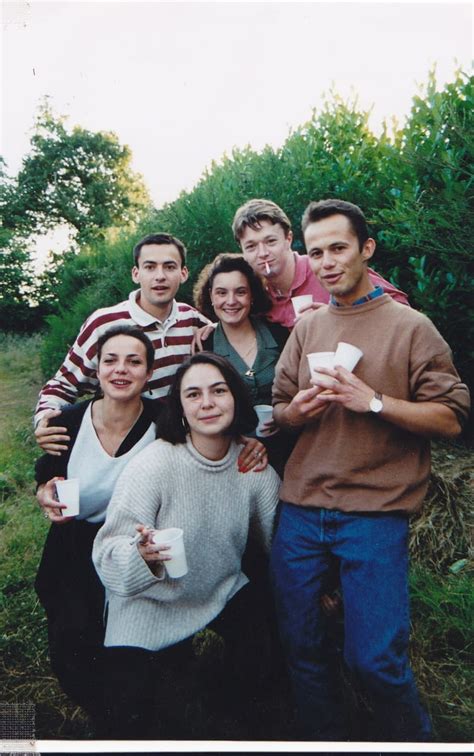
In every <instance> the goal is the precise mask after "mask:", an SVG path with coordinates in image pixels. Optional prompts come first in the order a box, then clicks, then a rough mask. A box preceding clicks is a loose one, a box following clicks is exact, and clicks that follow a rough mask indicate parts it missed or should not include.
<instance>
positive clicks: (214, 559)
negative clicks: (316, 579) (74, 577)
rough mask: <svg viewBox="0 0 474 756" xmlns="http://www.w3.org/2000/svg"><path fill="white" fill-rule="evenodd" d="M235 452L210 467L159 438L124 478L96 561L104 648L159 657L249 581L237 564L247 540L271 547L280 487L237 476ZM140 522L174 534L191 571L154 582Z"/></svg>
mask: <svg viewBox="0 0 474 756" xmlns="http://www.w3.org/2000/svg"><path fill="white" fill-rule="evenodd" d="M238 454H239V447H238V446H237V445H236V444H235V443H234V442H232V443H231V446H230V449H229V451H228V453H227V454H226V456H225V457H224V458H223V459H221V460H218V461H211V460H208V459H206V458H205V457H203V456H202V455H201V454H199V452H197V451H196V449H195V448H194V446H193V445H192V443H191V441H190V440H189V439H188V441H187V443H186V444H177V445H175V446H173V445H172V444H169V443H168V442H166V441H163V440H161V439H159V440H157V441H154V442H153V443H152V444H150V445H149V446H148V447H147V448H146V449H144V450H143V451H142V452H140V453H139V454H137V456H136V457H134V459H133V460H132V461H131V462H130V463H129V464H128V465H127V467H126V468H125V470H124V471H123V473H122V475H121V476H120V478H119V480H118V482H117V485H116V488H115V491H114V494H113V496H112V499H111V501H110V504H109V507H108V510H107V517H106V521H105V524H104V525H103V527H102V528H101V529H100V531H99V533H98V534H97V537H96V540H95V543H94V549H93V560H94V564H95V566H96V569H97V571H98V573H99V575H100V578H101V580H102V582H103V583H104V585H105V586H106V589H107V600H108V618H107V629H106V635H105V645H106V646H137V647H140V648H146V649H148V650H151V651H158V650H160V649H162V648H166V647H167V646H170V645H172V644H174V643H178V642H179V641H181V640H183V639H184V638H188V637H189V636H191V635H193V634H194V633H195V632H197V631H198V630H200V629H202V628H203V627H205V626H206V625H207V624H208V623H209V622H211V621H212V620H213V619H214V618H215V617H217V615H218V614H219V613H220V612H221V611H222V609H223V608H224V607H225V605H226V603H227V602H228V601H229V600H230V599H231V598H232V596H234V595H235V594H236V593H237V591H238V590H240V588H242V587H243V586H244V585H245V584H246V583H247V582H248V579H247V577H246V576H245V575H244V573H243V572H242V568H241V559H242V555H243V553H244V549H245V546H246V543H247V537H248V535H249V534H250V536H251V537H255V538H257V539H259V540H260V541H261V542H262V543H263V545H264V546H265V548H267V549H268V547H269V545H270V541H271V537H272V531H273V521H274V516H275V510H276V506H277V502H278V491H279V487H280V479H279V478H278V475H277V474H276V473H275V471H274V470H273V469H272V468H271V467H268V468H267V469H266V470H265V471H263V472H258V473H254V472H248V473H239V471H238V468H237V457H238ZM138 523H142V524H143V525H146V526H150V527H153V528H157V529H161V528H168V527H179V528H182V529H183V531H184V546H185V550H186V558H187V562H188V567H189V571H188V573H187V575H185V576H184V577H182V578H177V579H172V578H169V577H168V576H167V575H166V573H165V572H164V570H162V571H161V572H160V575H159V577H156V576H155V575H154V574H153V573H152V571H151V570H150V568H149V567H148V565H147V563H146V562H145V560H144V559H143V558H142V556H141V555H140V553H139V551H138V546H137V543H136V538H135V536H136V530H135V526H136V525H137V524H138Z"/></svg>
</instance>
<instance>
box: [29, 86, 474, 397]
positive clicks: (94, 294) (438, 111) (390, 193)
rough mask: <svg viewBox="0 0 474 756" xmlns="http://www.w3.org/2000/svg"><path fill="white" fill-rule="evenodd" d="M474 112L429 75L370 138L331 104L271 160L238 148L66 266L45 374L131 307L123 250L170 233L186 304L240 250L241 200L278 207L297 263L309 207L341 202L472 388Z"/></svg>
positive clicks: (354, 113) (361, 118) (351, 106)
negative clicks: (124, 303)
mask: <svg viewBox="0 0 474 756" xmlns="http://www.w3.org/2000/svg"><path fill="white" fill-rule="evenodd" d="M473 112H474V109H473V89H472V79H470V78H469V77H468V76H466V75H464V74H463V73H461V72H458V73H457V74H456V77H455V79H454V81H453V82H451V83H450V84H448V85H446V86H445V87H444V89H440V90H439V89H437V86H436V81H435V77H434V73H433V72H432V73H431V74H430V75H429V79H428V82H427V85H426V86H425V87H424V89H423V90H422V91H421V92H420V94H418V95H417V96H416V97H414V99H413V106H412V109H411V112H410V114H409V116H408V117H407V119H406V121H405V124H404V125H403V127H398V126H397V125H396V124H395V125H394V127H393V128H392V129H390V130H389V129H388V127H387V126H385V128H384V129H383V131H382V133H381V135H379V136H376V135H375V134H374V133H373V132H372V131H371V129H370V128H369V123H368V119H369V113H368V112H364V111H362V110H360V108H359V107H358V105H357V101H351V102H345V101H343V100H341V99H340V98H339V97H338V96H337V95H336V94H334V93H332V94H331V95H330V96H329V97H328V99H327V101H326V102H325V104H324V106H323V108H322V109H321V111H319V112H318V111H316V110H315V111H314V112H313V113H312V116H311V118H310V120H309V121H308V122H307V123H305V124H303V125H302V126H300V127H299V128H297V129H295V130H293V131H292V132H291V133H290V134H289V136H288V138H287V139H286V141H285V143H284V144H283V145H282V147H280V148H279V149H273V148H271V147H269V146H267V147H265V148H264V149H263V150H262V151H261V152H255V151H254V150H252V149H251V148H250V147H246V148H244V149H234V150H233V151H232V154H231V155H230V156H229V155H224V156H223V157H222V159H221V160H220V161H218V162H215V163H213V164H212V165H211V166H210V168H209V169H208V170H206V171H205V173H204V174H203V176H202V178H201V180H200V181H199V182H198V184H197V186H196V187H195V188H194V189H193V190H192V191H191V192H182V193H181V195H180V196H179V198H178V199H177V200H176V201H175V202H172V203H170V204H167V205H165V206H164V207H163V208H161V209H159V210H156V211H154V212H152V214H151V215H150V216H149V217H148V218H147V219H146V220H145V221H143V222H142V223H141V225H140V226H139V227H138V229H137V230H136V232H135V233H134V234H130V233H129V234H127V233H125V232H124V234H123V235H122V236H121V237H120V238H118V239H116V240H114V241H110V239H109V240H102V241H100V242H96V243H93V244H89V246H85V247H83V248H82V249H81V251H80V253H79V254H78V255H77V257H75V258H74V259H71V257H70V256H69V257H68V258H67V261H66V262H65V264H64V266H63V268H62V273H61V283H60V285H59V287H58V289H57V294H58V308H59V311H58V314H57V315H56V316H55V317H53V318H51V320H50V335H49V337H48V338H47V340H46V343H45V347H44V351H43V367H44V370H45V371H46V372H47V373H51V372H52V371H53V370H54V369H55V368H57V366H58V364H59V362H60V360H61V358H62V356H63V354H64V352H65V350H66V347H67V345H68V344H67V343H66V342H68V343H69V342H70V340H71V339H72V338H73V335H74V334H75V333H76V332H77V330H78V328H79V326H80V324H81V322H82V320H83V318H84V315H85V314H86V312H87V311H88V310H89V311H91V310H93V309H95V308H97V307H100V306H105V305H107V304H111V303H112V302H114V301H117V298H125V297H126V296H127V294H128V292H129V291H130V288H131V282H130V267H131V264H132V262H131V248H132V246H133V244H134V242H135V241H137V239H139V238H140V237H141V236H142V235H144V234H145V233H148V232H150V231H152V230H153V231H158V230H159V231H167V232H170V233H173V234H175V235H176V236H178V237H180V238H181V239H182V240H183V241H184V242H185V244H186V246H187V247H188V250H189V268H190V271H191V276H190V280H189V281H188V282H187V284H186V285H185V286H184V287H183V291H182V292H181V297H182V298H183V299H188V301H190V298H191V290H192V285H193V282H194V279H195V276H196V274H197V273H198V271H199V270H200V269H201V268H202V267H203V265H204V264H205V263H207V262H208V261H209V260H210V259H211V258H213V257H214V256H215V255H216V254H217V253H218V252H223V251H232V250H236V249H237V248H236V245H235V242H234V240H233V237H232V233H231V229H230V225H231V221H232V218H233V215H234V212H235V210H236V208H237V207H238V206H239V205H240V204H242V203H243V202H245V201H246V200H247V199H249V198H251V197H266V198H269V199H272V200H273V201H275V202H277V203H278V204H279V205H281V206H282V207H283V208H284V209H285V210H286V212H287V213H288V215H289V217H290V219H291V221H292V223H293V227H294V232H295V249H297V250H298V251H300V252H303V251H304V249H303V241H302V237H301V231H300V219H301V215H302V212H303V210H304V208H305V207H306V205H307V203H308V202H309V201H310V200H314V199H322V198H325V197H340V198H344V199H347V200H349V201H352V202H355V203H356V204H358V205H360V206H361V207H362V209H363V210H364V212H365V213H366V215H367V218H368V219H369V221H370V224H371V227H372V231H373V234H374V236H375V238H376V239H377V242H378V247H377V253H376V257H375V262H374V265H375V267H376V268H377V269H378V270H380V271H381V272H382V273H383V274H384V275H385V276H386V277H388V278H390V279H391V280H392V281H394V282H395V283H397V284H399V285H400V286H401V287H402V288H403V289H404V290H405V291H406V292H407V293H408V295H409V297H410V300H411V302H412V304H413V305H414V306H415V307H417V308H419V309H421V310H423V311H424V312H425V313H426V314H427V315H428V316H429V317H430V318H431V319H432V320H433V321H434V322H435V324H436V325H437V327H438V328H439V329H440V331H441V332H442V333H443V335H444V336H445V338H446V339H447V340H448V342H449V343H450V345H451V347H452V349H453V351H454V355H455V361H456V364H457V365H458V366H459V368H460V371H461V373H462V374H463V377H464V378H465V379H467V380H468V381H469V382H470V383H473V378H474V376H473V373H472V370H473V368H472V365H473V361H472V347H471V346H469V345H472V344H473V343H474V327H473V322H474V319H473V318H472V317H470V309H469V300H468V296H469V292H470V290H471V289H472V283H473V275H472V267H471V268H470V266H469V263H470V255H471V253H470V242H471V239H472V236H473V229H472V220H471V218H472V217H473V214H472V212H471V213H470V212H469V211H470V210H471V209H472V197H473V189H472V184H473V164H474V160H473V149H472V133H473V129H472V126H473Z"/></svg>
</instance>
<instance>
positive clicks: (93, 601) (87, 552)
mask: <svg viewBox="0 0 474 756" xmlns="http://www.w3.org/2000/svg"><path fill="white" fill-rule="evenodd" d="M100 526H101V523H98V524H93V523H89V522H86V521H85V520H71V521H70V522H68V523H65V524H64V525H55V524H52V525H51V528H50V530H49V533H48V536H47V538H46V543H45V546H44V550H43V555H42V558H41V562H40V565H39V569H38V573H37V576H36V581H35V590H36V593H37V594H38V598H39V599H40V602H41V604H42V606H43V607H44V609H45V611H46V617H47V621H48V641H49V655H50V661H51V667H52V670H53V672H54V674H55V675H56V676H57V678H58V681H59V684H60V685H61V688H62V689H63V691H64V692H65V693H66V695H67V696H69V698H71V699H72V701H74V702H75V703H77V704H79V705H80V706H81V707H82V708H84V709H85V710H86V711H87V712H88V713H89V714H92V715H95V713H96V711H97V707H98V706H100V705H101V700H102V694H101V686H102V680H103V658H104V657H103V652H104V649H103V640H104V624H103V612H104V589H103V586H102V584H101V582H100V580H99V577H98V575H97V573H96V571H95V568H94V565H93V562H92V557H91V554H92V545H93V542H94V538H95V535H96V533H97V531H98V530H99V528H100Z"/></svg>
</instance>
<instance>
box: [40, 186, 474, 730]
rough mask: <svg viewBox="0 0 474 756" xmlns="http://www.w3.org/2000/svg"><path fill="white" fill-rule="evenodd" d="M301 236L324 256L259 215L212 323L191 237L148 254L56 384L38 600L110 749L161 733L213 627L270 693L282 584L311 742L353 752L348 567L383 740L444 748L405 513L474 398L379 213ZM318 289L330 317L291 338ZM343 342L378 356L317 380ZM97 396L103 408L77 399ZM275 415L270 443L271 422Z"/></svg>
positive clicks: (271, 216) (233, 677)
mask: <svg viewBox="0 0 474 756" xmlns="http://www.w3.org/2000/svg"><path fill="white" fill-rule="evenodd" d="M302 224H303V232H304V238H305V244H306V249H307V254H306V255H299V254H297V253H296V252H294V251H293V250H292V249H291V244H292V231H291V224H290V222H289V220H288V217H287V216H286V214H285V213H284V212H283V210H281V208H279V207H278V206H277V205H275V204H274V203H273V202H271V201H269V200H260V199H255V200H250V201H249V202H247V203H246V204H245V205H243V206H242V207H241V208H239V209H238V210H237V212H236V215H235V218H234V222H233V232H234V236H235V239H236V241H237V242H238V244H239V245H240V248H241V254H228V253H226V254H220V255H218V256H217V257H216V258H215V259H214V260H213V261H212V262H211V263H210V264H209V265H207V266H206V268H205V269H204V270H203V271H202V272H201V275H200V276H199V278H198V280H197V283H196V286H195V289H194V296H195V305H196V308H193V307H191V306H190V305H187V304H182V303H179V302H177V301H176V300H175V296H176V294H177V292H178V289H179V286H180V284H181V283H183V282H184V281H186V279H187V277H188V270H187V267H186V250H185V247H184V245H183V244H182V242H180V241H179V240H178V239H176V238H175V237H173V236H170V235H168V234H153V235H150V236H148V237H145V239H142V240H141V241H140V242H139V243H138V244H137V245H136V247H135V249H134V267H133V268H132V279H133V281H134V282H135V283H136V284H138V285H139V289H138V290H136V291H133V292H132V293H131V294H130V296H129V299H128V300H127V301H125V302H121V303H119V304H117V305H115V306H112V307H107V308H103V309H100V310H97V311H96V312H94V313H93V314H92V315H91V316H90V317H89V318H88V320H87V321H86V322H85V323H84V325H83V326H82V328H81V330H80V333H79V335H78V337H77V339H76V341H75V342H74V344H73V345H72V347H71V348H70V350H69V352H68V355H67V357H66V358H65V360H64V362H63V364H62V365H61V367H60V369H59V370H58V372H57V373H56V375H55V376H54V377H53V378H52V379H51V380H50V381H48V382H47V383H46V385H45V386H44V388H43V389H42V391H41V394H40V397H39V401H38V405H37V411H36V422H37V424H36V430H35V433H36V437H37V441H38V443H39V444H40V446H41V447H42V448H43V450H44V451H45V452H46V453H45V454H44V456H43V457H41V458H40V459H39V460H38V463H37V469H36V477H37V481H38V494H37V495H38V500H39V503H40V505H41V507H42V509H43V511H44V514H45V516H46V517H48V518H49V519H50V520H51V523H52V525H51V529H50V531H49V534H48V537H47V541H46V544H45V549H44V553H43V557H42V561H41V564H40V568H39V572H38V577H37V583H36V587H37V591H38V595H39V597H40V599H41V602H42V604H43V606H44V607H45V610H46V613H47V617H48V632H49V643H50V657H51V663H52V666H53V669H54V671H55V672H56V674H57V675H58V678H59V680H60V682H61V685H62V686H63V688H64V690H65V691H66V693H68V694H69V695H70V696H71V698H73V700H75V701H76V702H78V703H79V704H80V705H81V706H83V707H84V708H85V709H86V711H88V712H89V713H90V714H91V717H92V718H93V719H94V723H95V727H96V731H97V733H98V734H99V735H101V736H104V737H126V738H136V737H146V736H151V737H153V736H154V735H156V732H157V726H156V718H157V717H159V713H158V712H159V706H158V703H159V701H160V699H161V698H162V697H163V689H162V685H161V686H160V681H161V682H162V679H163V677H162V673H163V669H164V667H165V666H166V664H167V663H168V662H170V660H171V662H175V661H176V660H179V663H180V664H181V663H182V662H183V660H188V661H189V659H190V658H191V657H192V648H193V640H194V638H195V636H196V633H198V632H199V631H201V630H203V629H204V628H211V629H216V630H217V632H218V633H219V634H220V635H222V636H223V637H224V639H225V648H226V664H227V666H226V670H227V672H226V674H227V675H228V685H227V687H228V689H229V690H232V691H238V692H239V695H240V699H241V700H245V697H246V696H247V698H248V699H249V700H250V698H251V695H250V693H251V692H250V691H249V690H248V687H247V690H246V684H247V685H248V683H247V681H248V676H247V675H246V669H248V665H249V663H252V664H253V663H255V664H257V663H258V661H259V653H258V637H259V631H258V622H260V620H261V621H262V622H264V621H265V620H266V621H268V618H269V617H270V620H271V618H272V617H273V615H272V613H271V612H270V613H268V612H267V613H262V612H261V611H260V612H259V610H262V608H263V607H265V606H266V601H265V600H263V601H262V596H261V595H260V596H259V595H258V591H260V592H261V591H262V590H265V591H268V593H269V592H270V591H271V592H272V593H273V595H274V599H275V607H276V611H275V619H274V621H275V624H276V625H277V626H278V631H279V634H280V637H281V642H282V646H283V650H284V654H285V657H286V661H287V665H288V672H289V678H290V681H291V685H292V691H293V697H294V704H295V709H296V722H297V731H296V732H295V735H298V736H299V737H303V738H305V739H309V740H344V739H347V738H348V737H350V736H351V733H350V732H349V731H348V723H347V712H345V711H344V708H343V707H342V705H341V700H340V696H339V693H338V690H337V684H336V683H337V681H336V680H335V679H334V675H333V672H332V669H331V667H330V664H329V659H328V655H327V647H326V643H325V612H324V608H325V602H324V594H325V591H326V588H327V576H328V573H329V572H330V571H331V570H332V569H333V566H334V564H337V569H338V579H339V581H340V586H341V594H342V600H343V605H344V659H345V662H346V664H347V665H348V667H349V668H350V669H351V671H352V673H353V674H354V675H355V676H356V677H358V678H359V679H360V681H361V683H362V685H363V686H364V688H365V690H366V692H367V694H368V695H369V696H370V697H371V699H372V703H373V730H372V731H371V733H370V737H371V739H381V740H402V741H407V740H408V741H423V740H429V738H430V724H429V719H428V717H427V715H426V713H425V711H424V709H423V708H422V706H421V704H420V702H419V700H418V694H417V691H416V686H415V683H414V680H413V676H412V673H411V671H410V667H409V662H408V630H409V627H408V625H409V620H408V589H407V559H408V557H407V527H408V516H409V514H410V512H413V511H415V510H416V509H418V508H419V507H420V506H421V504H422V500H423V497H424V494H425V492H426V488H427V484H428V477H429V469H430V466H429V438H430V437H431V436H435V435H438V436H445V437H453V436H456V435H457V434H458V433H459V432H460V431H461V427H462V424H463V422H464V421H465V419H466V416H467V412H468V408H469V396H468V391H467V388H466V386H465V385H464V384H463V383H462V382H461V380H460V378H459V375H458V374H457V372H456V370H455V368H454V366H453V364H452V360H451V354H450V350H449V347H448V345H447V344H446V342H445V341H444V340H443V339H442V337H441V336H440V334H439V333H438V332H437V331H436V329H435V327H434V326H433V324H432V323H431V322H430V321H429V320H428V319H427V318H426V317H425V316H423V315H422V314H420V313H418V312H416V311H414V310H413V309H412V308H411V307H409V306H408V301H407V298H406V296H405V295H404V294H403V292H401V291H399V290H398V289H396V288H395V287H394V286H393V285H391V284H390V283H389V282H387V281H385V280H384V279H383V278H381V277H380V275H379V274H377V273H376V272H375V271H373V270H372V269H370V268H369V267H368V261H369V260H370V259H371V257H372V255H373V253H374V250H375V242H374V240H373V239H372V238H371V237H370V236H369V233H368V228H367V224H366V221H365V218H364V216H363V214H362V211H361V210H360V209H359V208H358V207H357V206H355V205H352V204H351V203H348V202H344V201H342V200H323V201H320V202H313V203H311V204H310V205H309V206H308V208H307V209H306V211H305V213H304V215H303V221H302ZM300 294H310V295H311V296H312V304H311V305H309V306H308V307H307V308H306V311H305V312H303V313H302V314H301V316H299V318H297V319H296V322H295V311H294V308H293V305H292V301H291V300H292V297H294V296H297V295H300ZM340 341H345V342H349V343H350V344H353V345H355V346H357V347H359V348H360V349H361V350H362V352H363V358H362V360H361V361H360V363H359V365H358V366H357V368H356V370H355V371H354V372H353V373H350V372H348V371H347V370H345V369H344V368H343V367H340V366H337V365H336V366H335V367H334V368H327V369H321V372H322V373H323V376H322V378H321V376H319V377H318V376H316V375H311V374H310V371H309V368H308V362H307V359H306V355H307V354H308V353H311V352H316V351H334V350H335V348H336V346H337V344H338V343H339V342H340ZM192 351H194V352H195V353H194V354H193V355H192V354H191V352H192ZM328 387H329V388H328ZM85 393H95V398H94V399H92V400H88V401H86V402H81V403H78V404H76V403H75V401H76V398H78V397H79V396H80V395H81V394H85ZM270 403H271V404H273V408H274V409H273V412H274V416H273V421H271V422H270V423H268V424H267V426H266V436H264V437H263V438H262V439H261V440H259V439H257V438H256V437H255V428H256V425H257V416H256V413H255V411H254V409H253V407H254V406H256V405H258V404H270ZM262 442H263V443H262ZM267 459H268V460H269V461H270V464H267ZM275 470H276V471H277V472H278V474H277V472H275ZM62 477H64V478H66V477H69V478H71V477H77V478H79V479H80V515H79V516H78V517H76V518H73V519H71V518H67V517H64V516H63V514H62V511H61V506H60V505H59V504H58V501H57V499H56V496H55V481H56V480H58V479H59V478H62ZM280 478H281V479H282V480H283V483H281V480H280ZM168 527H179V528H182V529H183V531H184V542H185V549H186V555H187V560H188V567H189V571H188V573H187V574H186V575H185V576H184V577H182V578H178V579H173V578H170V577H169V576H168V575H167V573H166V570H165V566H164V565H165V563H166V561H167V560H168V559H169V555H168V554H167V551H168V549H167V548H166V546H164V545H163V544H162V545H160V544H159V531H160V530H162V529H164V528H168ZM156 531H158V536H157V534H156ZM157 537H158V543H157V541H156V539H157ZM253 541H255V542H256V543H259V544H260V546H261V547H262V549H263V550H264V551H265V552H266V553H268V554H270V579H269V580H268V581H266V580H265V579H263V580H262V581H259V576H258V575H255V574H254V573H255V564H257V565H262V564H263V563H262V562H258V561H257V562H253V569H252V568H251V569H247V567H246V564H247V563H246V561H245V560H246V557H247V555H248V553H249V549H250V544H251V543H252V542H253ZM260 569H261V570H264V569H265V568H264V566H261V567H260ZM249 577H250V580H249ZM255 586H258V590H257V593H256V587H255ZM262 586H263V589H262ZM266 598H268V597H266ZM326 598H327V597H326ZM264 614H265V616H264ZM255 623H257V625H256V624H255ZM260 661H261V659H260Z"/></svg>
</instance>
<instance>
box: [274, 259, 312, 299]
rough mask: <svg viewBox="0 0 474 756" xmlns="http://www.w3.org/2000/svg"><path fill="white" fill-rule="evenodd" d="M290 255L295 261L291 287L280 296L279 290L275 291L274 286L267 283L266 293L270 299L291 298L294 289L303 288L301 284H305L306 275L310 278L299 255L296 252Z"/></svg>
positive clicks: (304, 262)
mask: <svg viewBox="0 0 474 756" xmlns="http://www.w3.org/2000/svg"><path fill="white" fill-rule="evenodd" d="M292 254H293V257H294V260H295V275H294V277H293V281H292V282H291V286H290V288H289V290H288V291H287V292H286V294H282V293H281V292H280V290H279V289H276V288H275V287H274V286H272V285H271V283H270V282H268V284H267V287H268V292H269V294H270V296H271V298H272V299H274V300H275V299H277V300H278V299H282V300H289V299H291V297H292V296H293V292H294V291H296V289H299V287H300V286H303V284H304V283H305V282H306V279H307V278H308V273H309V274H310V275H311V276H312V275H313V274H312V272H311V271H308V267H307V265H306V261H305V260H304V259H303V257H302V256H301V255H299V254H298V252H295V251H294V250H292Z"/></svg>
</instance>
